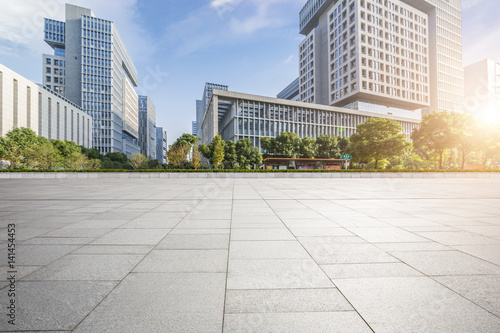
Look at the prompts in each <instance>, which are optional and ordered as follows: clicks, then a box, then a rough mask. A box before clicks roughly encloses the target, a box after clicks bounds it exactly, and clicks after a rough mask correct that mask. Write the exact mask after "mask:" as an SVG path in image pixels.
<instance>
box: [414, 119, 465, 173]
mask: <svg viewBox="0 0 500 333" xmlns="http://www.w3.org/2000/svg"><path fill="white" fill-rule="evenodd" d="M457 124H458V122H457V117H456V114H455V113H451V112H447V111H444V112H439V113H438V112H433V113H428V114H426V115H424V116H423V117H422V122H421V124H420V127H419V128H418V129H416V130H415V131H413V133H412V135H411V138H412V140H413V144H414V145H415V148H416V149H417V151H419V152H420V153H421V154H423V156H424V157H425V158H427V159H429V158H430V157H431V156H432V154H436V155H437V156H439V169H442V168H443V155H444V153H445V151H446V150H447V149H451V148H453V147H455V146H456V145H457V144H458V140H459V136H460V135H461V133H460V130H461V129H460V128H458V127H457V126H456V125H457Z"/></svg>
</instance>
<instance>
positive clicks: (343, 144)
mask: <svg viewBox="0 0 500 333" xmlns="http://www.w3.org/2000/svg"><path fill="white" fill-rule="evenodd" d="M337 142H338V148H339V150H340V151H339V154H338V155H337V156H339V157H340V154H347V148H348V147H349V144H350V143H351V140H350V139H349V138H345V137H341V136H339V137H338V138H337Z"/></svg>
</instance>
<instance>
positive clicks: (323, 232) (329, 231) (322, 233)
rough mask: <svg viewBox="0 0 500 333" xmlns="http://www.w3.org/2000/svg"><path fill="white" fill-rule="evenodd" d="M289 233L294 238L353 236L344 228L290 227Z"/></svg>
mask: <svg viewBox="0 0 500 333" xmlns="http://www.w3.org/2000/svg"><path fill="white" fill-rule="evenodd" d="M290 231H291V232H292V234H294V235H295V236H296V237H327V236H353V235H354V234H353V233H352V232H350V231H348V230H347V229H345V228H324V227H323V228H308V227H305V228H304V227H290Z"/></svg>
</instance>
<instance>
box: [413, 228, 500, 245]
mask: <svg viewBox="0 0 500 333" xmlns="http://www.w3.org/2000/svg"><path fill="white" fill-rule="evenodd" d="M417 234H418V235H420V236H422V237H425V238H428V239H430V240H433V241H435V242H438V243H441V244H444V245H473V244H477V245H479V244H481V245H484V244H491V245H500V242H499V241H498V240H496V239H493V238H489V237H484V236H481V235H477V234H474V233H471V232H468V231H454V232H418V233H417Z"/></svg>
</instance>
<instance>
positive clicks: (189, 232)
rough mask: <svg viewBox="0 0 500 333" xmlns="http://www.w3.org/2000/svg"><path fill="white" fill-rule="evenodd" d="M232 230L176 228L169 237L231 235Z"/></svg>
mask: <svg viewBox="0 0 500 333" xmlns="http://www.w3.org/2000/svg"><path fill="white" fill-rule="evenodd" d="M229 233H230V229H181V228H175V229H172V231H170V233H169V235H229Z"/></svg>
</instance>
